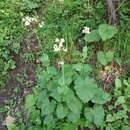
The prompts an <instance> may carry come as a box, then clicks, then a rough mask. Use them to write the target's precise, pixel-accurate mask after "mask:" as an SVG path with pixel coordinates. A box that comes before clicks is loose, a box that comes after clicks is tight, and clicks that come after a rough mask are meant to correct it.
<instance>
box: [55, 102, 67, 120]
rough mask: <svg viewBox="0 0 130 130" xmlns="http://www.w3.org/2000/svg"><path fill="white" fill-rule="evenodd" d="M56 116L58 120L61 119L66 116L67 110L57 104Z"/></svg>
mask: <svg viewBox="0 0 130 130" xmlns="http://www.w3.org/2000/svg"><path fill="white" fill-rule="evenodd" d="M56 114H57V117H58V119H62V118H64V117H66V116H67V114H68V108H67V107H66V106H65V105H63V104H59V105H58V106H57V109H56Z"/></svg>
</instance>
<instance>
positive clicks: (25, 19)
mask: <svg viewBox="0 0 130 130" xmlns="http://www.w3.org/2000/svg"><path fill="white" fill-rule="evenodd" d="M34 21H37V19H36V18H31V17H29V16H26V17H25V18H22V22H24V24H25V26H29V25H30V24H31V23H32V22H34Z"/></svg>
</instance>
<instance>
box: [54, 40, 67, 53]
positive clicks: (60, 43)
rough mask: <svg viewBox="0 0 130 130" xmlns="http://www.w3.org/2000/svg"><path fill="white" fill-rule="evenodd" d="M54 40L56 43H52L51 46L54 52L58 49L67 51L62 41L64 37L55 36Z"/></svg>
mask: <svg viewBox="0 0 130 130" xmlns="http://www.w3.org/2000/svg"><path fill="white" fill-rule="evenodd" d="M55 42H56V43H58V44H54V46H53V49H54V51H55V52H58V51H64V52H67V48H64V46H63V43H64V42H65V40H64V38H61V39H59V38H56V39H55Z"/></svg>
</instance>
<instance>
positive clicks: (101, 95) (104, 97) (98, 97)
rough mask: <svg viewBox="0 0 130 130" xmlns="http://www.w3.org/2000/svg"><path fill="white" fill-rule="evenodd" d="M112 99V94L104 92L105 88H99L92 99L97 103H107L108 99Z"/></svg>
mask: <svg viewBox="0 0 130 130" xmlns="http://www.w3.org/2000/svg"><path fill="white" fill-rule="evenodd" d="M110 100H111V97H110V94H108V93H105V92H103V90H102V89H100V88H97V90H96V94H95V96H94V98H93V99H92V102H93V103H96V104H105V103H106V102H107V101H110Z"/></svg>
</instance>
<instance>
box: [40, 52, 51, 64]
mask: <svg viewBox="0 0 130 130" xmlns="http://www.w3.org/2000/svg"><path fill="white" fill-rule="evenodd" d="M40 61H41V62H42V64H43V65H45V66H48V65H49V64H50V59H49V56H48V55H47V54H43V55H42V56H41V57H40Z"/></svg>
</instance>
